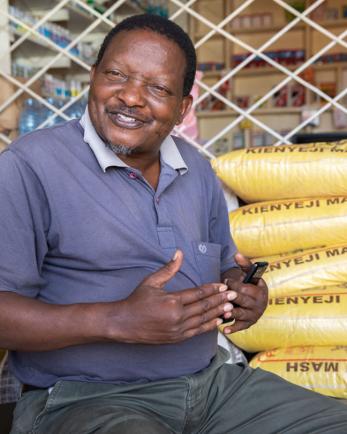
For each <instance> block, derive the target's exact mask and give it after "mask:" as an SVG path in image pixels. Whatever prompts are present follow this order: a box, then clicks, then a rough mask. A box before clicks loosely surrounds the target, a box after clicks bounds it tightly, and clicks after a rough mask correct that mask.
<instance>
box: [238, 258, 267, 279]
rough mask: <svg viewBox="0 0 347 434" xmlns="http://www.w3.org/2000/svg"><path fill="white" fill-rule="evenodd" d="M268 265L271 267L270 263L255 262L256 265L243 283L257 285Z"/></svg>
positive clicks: (253, 265)
mask: <svg viewBox="0 0 347 434" xmlns="http://www.w3.org/2000/svg"><path fill="white" fill-rule="evenodd" d="M268 265H269V263H268V262H265V261H263V262H254V264H252V267H251V268H250V269H249V271H248V272H247V274H246V276H245V278H244V279H243V283H255V284H257V282H258V280H259V279H260V278H261V276H262V275H263V274H264V272H265V270H266V268H267V266H268Z"/></svg>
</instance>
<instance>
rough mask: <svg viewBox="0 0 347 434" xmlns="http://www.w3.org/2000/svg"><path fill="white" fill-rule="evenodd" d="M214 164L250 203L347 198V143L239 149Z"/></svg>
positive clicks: (227, 181)
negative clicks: (306, 198) (294, 199)
mask: <svg viewBox="0 0 347 434" xmlns="http://www.w3.org/2000/svg"><path fill="white" fill-rule="evenodd" d="M211 163H212V166H213V168H214V170H215V172H216V173H217V176H218V177H219V178H221V179H222V181H223V182H225V184H226V185H227V186H228V187H229V188H230V189H231V190H232V191H233V192H234V193H235V194H236V195H237V196H238V197H239V198H241V199H242V200H243V201H244V202H247V203H251V202H260V201H269V200H273V199H287V198H305V197H320V196H336V195H341V196H344V195H346V196H347V141H340V142H334V143H310V144H302V145H281V146H262V147H256V148H255V147H254V148H247V149H240V150H236V151H232V152H229V153H227V154H224V155H222V156H220V157H218V158H216V159H213V160H212V162H211Z"/></svg>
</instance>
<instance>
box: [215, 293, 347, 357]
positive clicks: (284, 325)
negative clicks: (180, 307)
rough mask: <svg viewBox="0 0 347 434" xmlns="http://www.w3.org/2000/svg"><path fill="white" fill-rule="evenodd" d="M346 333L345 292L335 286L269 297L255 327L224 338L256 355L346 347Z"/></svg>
mask: <svg viewBox="0 0 347 434" xmlns="http://www.w3.org/2000/svg"><path fill="white" fill-rule="evenodd" d="M220 327H221V329H223V325H222V326H220ZM346 330H347V289H346V288H345V287H339V286H334V287H330V288H326V289H325V290H320V289H319V288H314V289H312V290H311V291H309V290H307V291H306V292H305V293H300V294H293V295H289V296H284V297H275V298H271V299H270V300H269V305H268V307H267V308H266V310H265V312H264V314H263V316H262V317H261V318H260V319H259V321H258V322H257V323H256V324H254V325H253V326H252V327H250V328H249V329H247V330H242V331H240V332H236V333H231V334H230V335H227V338H228V339H230V340H231V341H232V342H233V343H234V344H235V345H236V346H238V347H239V348H241V349H243V350H245V351H248V352H250V353H255V352H259V351H265V350H272V349H275V348H286V347H293V346H297V345H320V346H325V345H347V333H346Z"/></svg>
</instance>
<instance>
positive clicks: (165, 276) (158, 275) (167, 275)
mask: <svg viewBox="0 0 347 434" xmlns="http://www.w3.org/2000/svg"><path fill="white" fill-rule="evenodd" d="M182 262H183V253H182V251H181V250H176V253H175V255H174V256H173V258H172V259H171V261H169V262H168V263H167V264H165V265H164V266H163V267H161V268H159V270H158V271H155V272H154V273H152V274H150V275H149V276H148V277H146V279H145V280H144V281H143V283H144V284H145V285H149V286H153V287H154V288H163V287H164V286H165V284H166V283H167V282H168V281H169V280H170V279H172V278H173V277H174V275H175V274H176V273H177V271H178V270H179V269H180V268H181V266H182Z"/></svg>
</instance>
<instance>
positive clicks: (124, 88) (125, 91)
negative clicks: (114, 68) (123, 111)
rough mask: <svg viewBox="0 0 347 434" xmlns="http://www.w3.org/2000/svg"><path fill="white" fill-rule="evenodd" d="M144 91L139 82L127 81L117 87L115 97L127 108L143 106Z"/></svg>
mask: <svg viewBox="0 0 347 434" xmlns="http://www.w3.org/2000/svg"><path fill="white" fill-rule="evenodd" d="M144 93H145V89H144V85H143V83H142V82H141V81H140V80H131V79H129V80H127V81H126V82H125V83H122V85H121V86H120V87H119V89H118V92H117V96H118V98H119V99H120V100H121V101H122V102H123V103H124V104H126V105H127V106H128V107H133V106H144V104H145V95H144Z"/></svg>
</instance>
